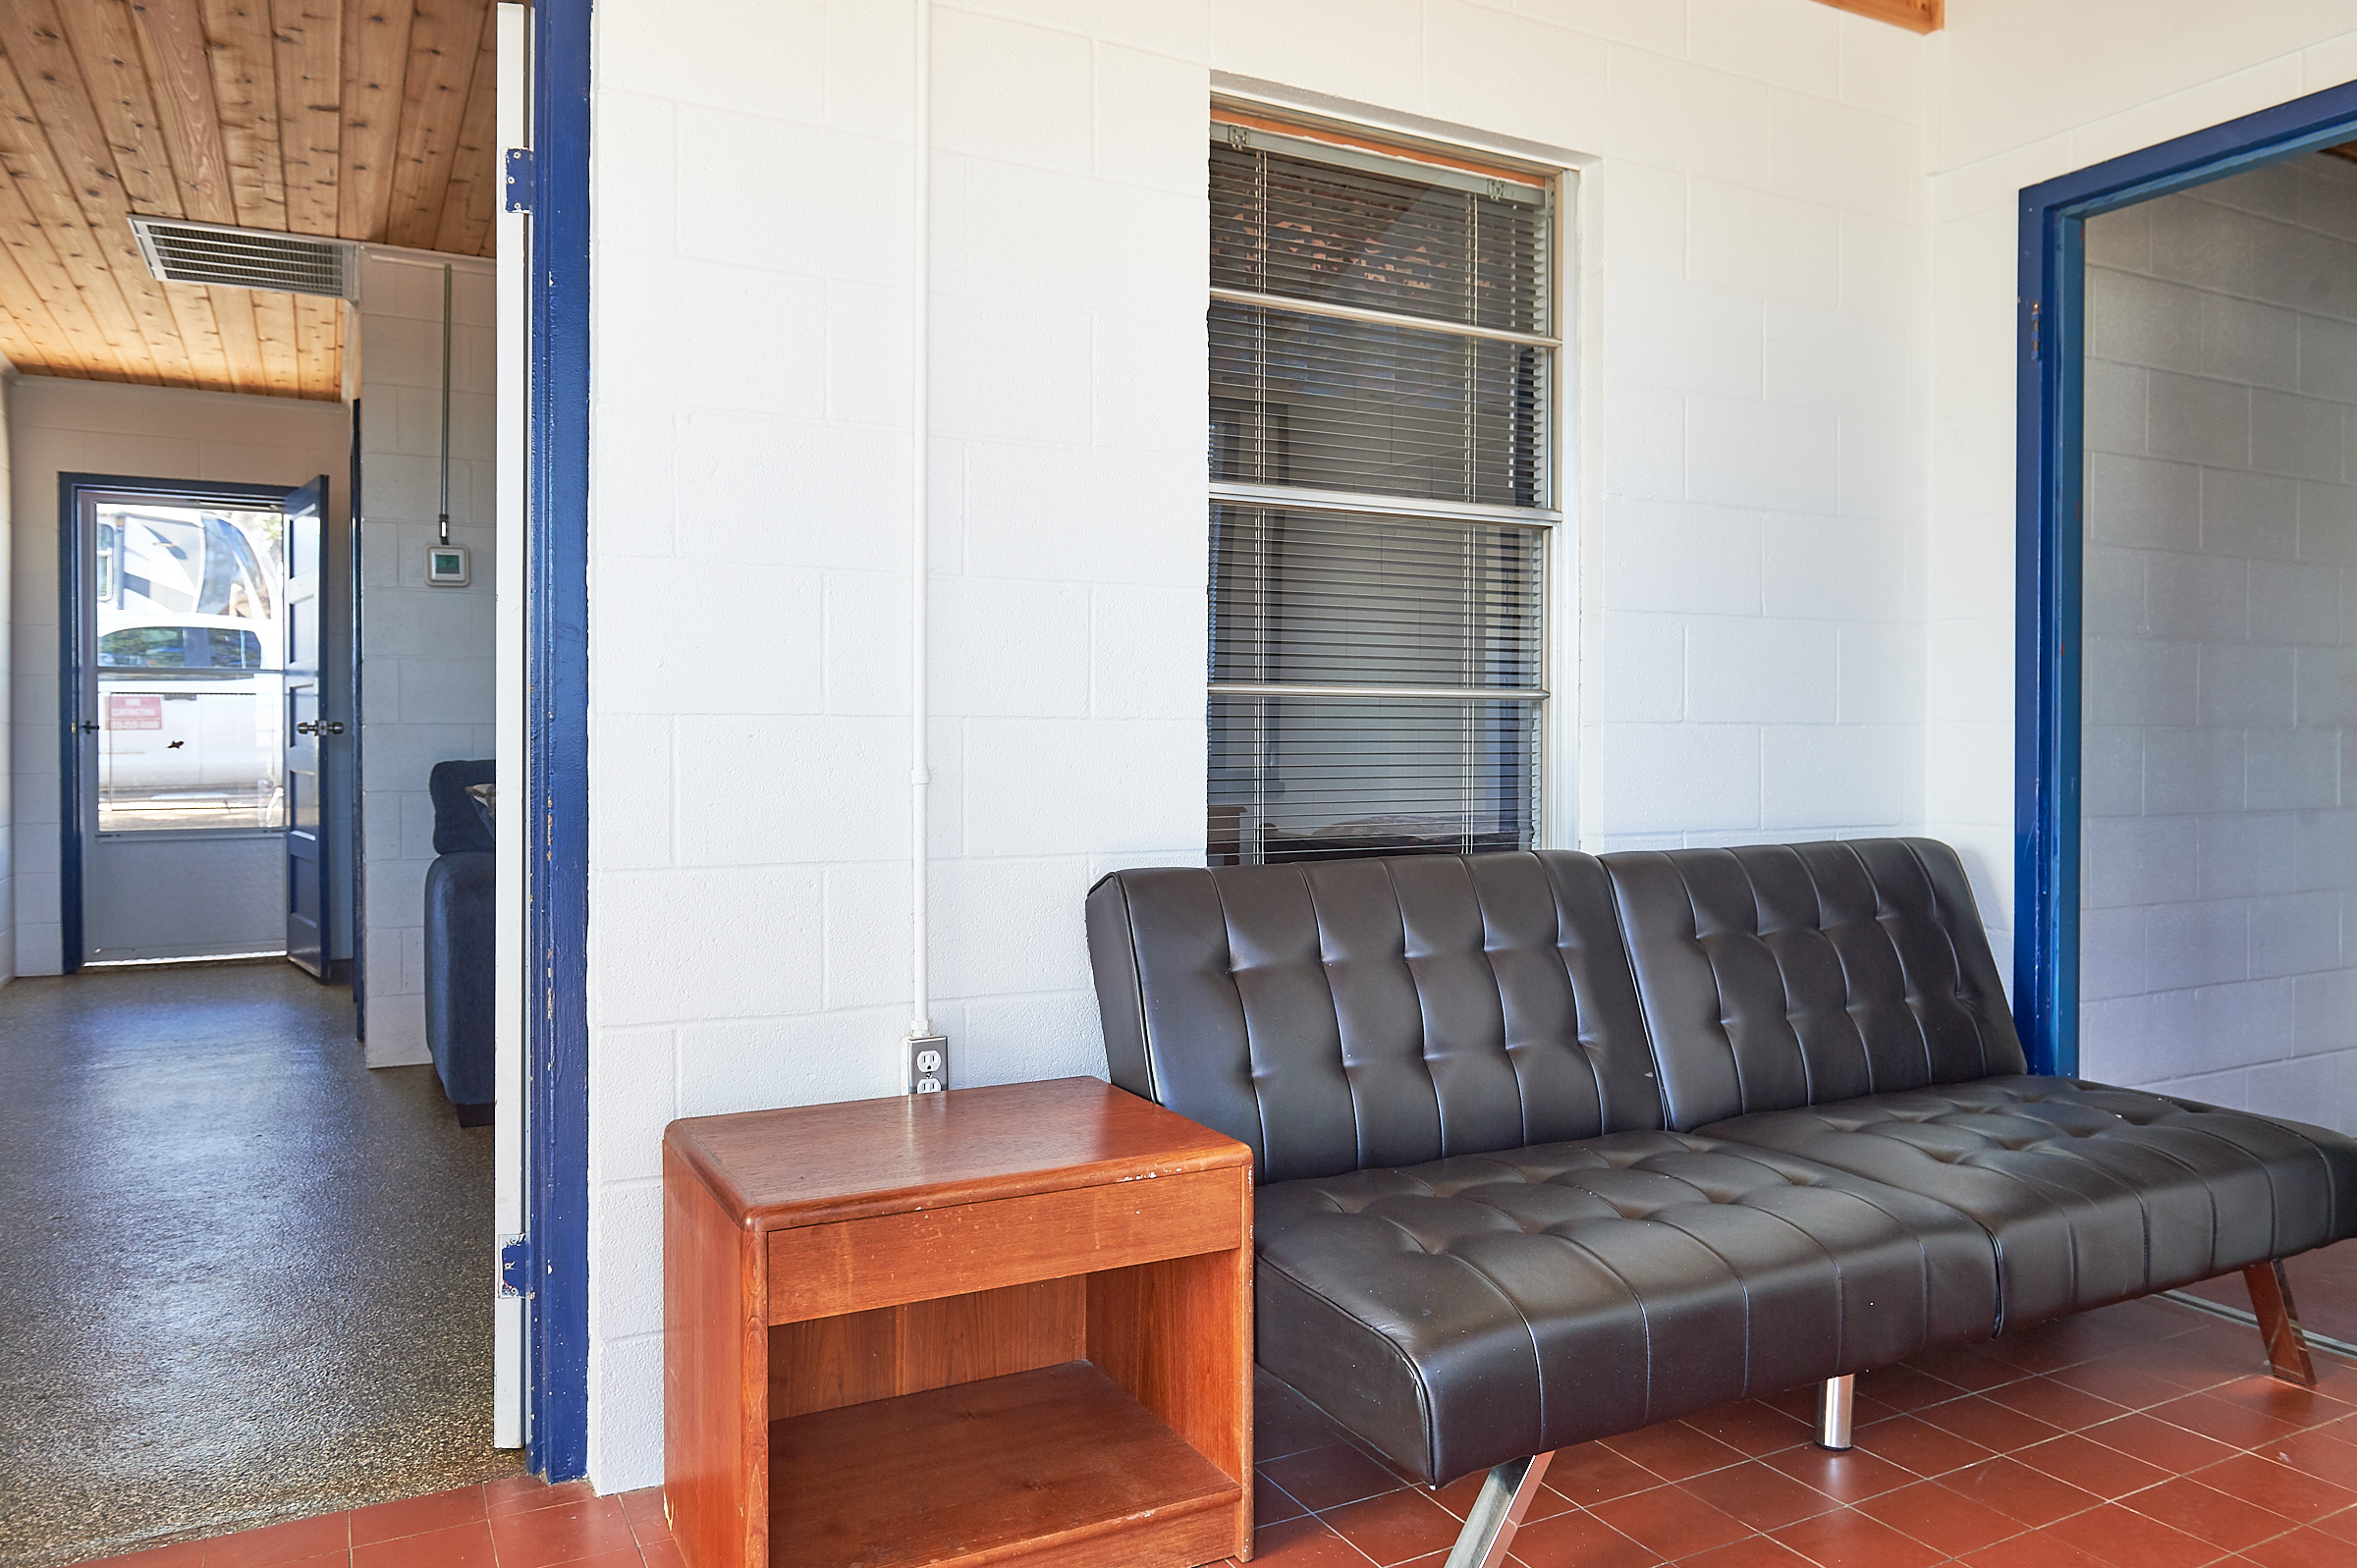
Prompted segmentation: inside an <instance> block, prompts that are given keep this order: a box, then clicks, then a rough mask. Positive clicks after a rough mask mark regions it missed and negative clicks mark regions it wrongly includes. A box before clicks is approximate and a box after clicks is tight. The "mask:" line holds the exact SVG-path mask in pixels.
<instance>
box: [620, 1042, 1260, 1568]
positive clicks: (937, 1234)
mask: <svg viewBox="0 0 2357 1568" xmlns="http://www.w3.org/2000/svg"><path fill="white" fill-rule="evenodd" d="M1250 1177H1251V1154H1250V1151H1249V1150H1247V1149H1246V1148H1245V1147H1244V1146H1243V1145H1241V1144H1238V1143H1235V1142H1233V1140H1231V1139H1228V1138H1224V1137H1222V1136H1220V1135H1219V1134H1217V1133H1214V1132H1211V1131H1209V1130H1207V1129H1205V1128H1203V1127H1200V1126H1197V1125H1196V1124H1195V1123H1193V1122H1190V1121H1187V1120H1185V1119H1184V1118H1182V1117H1179V1116H1176V1115H1173V1114H1171V1113H1170V1112H1168V1111H1165V1110H1163V1109H1161V1108H1157V1107H1155V1106H1152V1105H1149V1104H1147V1103H1146V1102H1144V1101H1142V1100H1139V1099H1136V1098H1135V1097H1133V1096H1130V1095H1127V1094H1124V1093H1123V1092H1122V1091H1120V1090H1117V1089H1113V1088H1110V1087H1108V1086H1107V1085H1105V1084H1103V1083H1100V1082H1098V1081H1097V1080H1095V1079H1093V1078H1075V1079H1062V1080H1057V1081H1055V1082H1051V1083H1035V1084H1013V1085H1007V1086H1004V1087H999V1088H990V1089H967V1090H954V1091H952V1092H950V1093H949V1094H945V1095H925V1096H917V1097H904V1098H895V1099H892V1100H875V1101H859V1102H854V1103H851V1104H848V1105H835V1106H813V1107H806V1108H797V1109H790V1110H776V1111H753V1112H747V1113H745V1114H742V1115H736V1116H709V1117H701V1118H696V1119H693V1120H687V1121H679V1122H674V1123H673V1124H672V1126H671V1128H670V1130H669V1131H668V1132H667V1133H666V1135H665V1138H664V1151H663V1182H664V1240H663V1250H664V1398H665V1417H664V1420H665V1471H666V1475H665V1503H666V1506H667V1508H668V1510H669V1511H670V1514H671V1518H672V1528H673V1532H674V1534H675V1537H676V1538H677V1540H678V1541H679V1542H680V1545H681V1549H682V1551H683V1552H684V1553H685V1556H686V1559H687V1561H688V1563H689V1564H690V1565H691V1568H769V1565H771V1564H776V1565H778V1568H881V1565H883V1564H891V1565H893V1568H918V1565H924V1564H943V1565H948V1564H980V1563H983V1562H989V1563H994V1564H995V1563H1006V1564H1023V1565H1026V1568H1067V1565H1069V1568H1082V1565H1094V1564H1103V1563H1110V1562H1116V1561H1118V1562H1121V1563H1124V1564H1137V1565H1140V1568H1191V1565H1194V1564H1199V1563H1204V1562H1210V1561H1216V1560H1217V1559H1219V1558H1221V1557H1225V1556H1228V1555H1231V1554H1233V1555H1236V1556H1238V1557H1242V1556H1247V1555H1249V1553H1250V1551H1251V1539H1252V1520H1251V1487H1250V1483H1249V1477H1250V1475H1251V1470H1252V1455H1251V1427H1252V1410H1251V1344H1252V1332H1251V1295H1250V1285H1251V1244H1250V1235H1251V1185H1250Z"/></svg>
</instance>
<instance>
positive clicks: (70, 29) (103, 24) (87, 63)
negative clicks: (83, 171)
mask: <svg viewBox="0 0 2357 1568" xmlns="http://www.w3.org/2000/svg"><path fill="white" fill-rule="evenodd" d="M56 15H57V19H58V21H60V22H61V23H63V24H64V26H65V32H66V43H67V46H68V48H70V49H71V50H72V51H73V58H74V60H75V62H76V63H77V64H78V65H79V66H80V68H81V71H82V83H83V85H84V87H85V88H86V89H87V90H88V92H89V98H90V104H91V106H92V107H93V108H94V109H96V111H97V114H98V131H99V135H101V137H103V139H104V142H105V145H106V149H107V152H108V155H109V156H110V157H111V158H112V159H113V162H114V171H115V177H116V179H117V180H118V181H119V182H120V185H121V189H122V192H123V199H124V200H125V201H126V202H127V203H129V205H130V210H131V211H133V212H141V213H152V214H154V215H155V216H157V217H163V218H177V217H179V216H180V215H181V203H180V191H179V189H178V188H177V186H176V185H175V183H174V181H173V178H172V155H171V153H170V152H169V151H168V150H166V148H165V146H164V135H163V129H162V127H161V126H160V125H159V124H158V123H157V119H156V112H155V97H154V94H153V93H152V92H150V91H149V90H148V86H147V69H146V67H145V66H144V65H142V64H141V63H140V60H139V35H138V27H137V23H136V22H134V20H133V18H132V13H131V6H130V4H129V0H71V3H70V4H67V5H63V6H59V7H57V8H56Z"/></svg>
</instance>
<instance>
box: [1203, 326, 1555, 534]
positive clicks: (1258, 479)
mask: <svg viewBox="0 0 2357 1568" xmlns="http://www.w3.org/2000/svg"><path fill="white" fill-rule="evenodd" d="M1210 333H1211V476H1212V478H1213V479H1214V480H1228V481H1231V482H1233V483H1236V484H1282V485H1303V486H1307V487H1309V488H1312V489H1318V490H1357V491H1365V492H1368V493H1371V494H1375V495H1386V496H1421V497H1429V498H1432V499H1435V500H1444V501H1474V502H1481V503H1485V504H1487V505H1491V506H1508V507H1535V506H1543V505H1545V504H1546V497H1545V494H1544V491H1543V489H1542V487H1541V484H1540V463H1541V460H1543V458H1544V456H1545V454H1544V452H1543V450H1542V449H1543V443H1544V437H1543V434H1542V432H1543V431H1544V430H1545V428H1546V412H1547V409H1546V404H1547V389H1546V382H1545V377H1544V374H1543V360H1542V355H1544V354H1545V353H1546V352H1547V351H1545V350H1542V349H1536V348H1532V347H1530V346H1529V345H1526V344H1515V343H1499V342H1493V341H1488V340H1484V339H1481V338H1468V337H1455V336H1450V335H1445V334H1442V333H1438V332H1422V331H1418V330H1416V329H1415V328H1413V327H1406V326H1396V325H1393V324H1391V323H1388V322H1369V321H1356V320H1345V319H1341V318H1338V317H1334V316H1310V315H1299V314H1296V313H1294V312H1292V311H1287V310H1271V309H1266V308H1263V307H1260V306H1255V305H1237V304H1231V303H1228V302H1226V301H1217V302H1215V303H1213V305H1212V306H1211V318H1210Z"/></svg>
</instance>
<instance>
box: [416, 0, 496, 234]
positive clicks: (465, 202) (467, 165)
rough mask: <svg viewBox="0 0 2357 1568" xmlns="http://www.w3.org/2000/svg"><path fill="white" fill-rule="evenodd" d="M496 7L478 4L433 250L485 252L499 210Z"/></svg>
mask: <svg viewBox="0 0 2357 1568" xmlns="http://www.w3.org/2000/svg"><path fill="white" fill-rule="evenodd" d="M498 139H499V7H498V6H497V5H495V4H494V5H486V6H484V7H483V36H482V43H481V46H480V48H479V49H478V50H477V52H476V54H475V57H474V78H473V80H472V81H470V82H469V83H468V84H467V87H466V115H465V116H464V117H463V118H462V119H461V120H460V122H459V145H458V155H457V157H456V158H454V159H453V160H452V163H451V168H450V179H449V181H448V183H447V184H445V185H444V187H443V190H442V200H441V211H442V218H441V222H440V223H439V224H437V225H436V226H435V229H434V238H433V240H432V241H431V242H430V243H431V244H432V245H433V247H434V248H435V249H436V250H447V251H450V252H452V253H454V254H457V255H462V256H487V255H489V254H490V253H491V248H492V238H491V237H492V232H493V223H494V220H495V219H496V218H497V217H498V215H499V197H500V174H501V172H500V167H499V149H498V148H497V147H496V146H495V145H494V143H495V142H496V141H497V140H498Z"/></svg>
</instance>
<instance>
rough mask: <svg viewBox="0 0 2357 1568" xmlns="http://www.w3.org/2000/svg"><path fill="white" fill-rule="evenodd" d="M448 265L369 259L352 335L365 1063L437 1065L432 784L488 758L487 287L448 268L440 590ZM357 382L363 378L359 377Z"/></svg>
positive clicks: (468, 271) (487, 280) (476, 275)
mask: <svg viewBox="0 0 2357 1568" xmlns="http://www.w3.org/2000/svg"><path fill="white" fill-rule="evenodd" d="M442 267H443V263H442V262H441V261H440V260H437V259H432V258H428V257H424V256H420V255H417V254H414V253H409V254H402V253H387V252H384V251H374V250H370V251H364V252H363V259H362V262H361V270H360V290H359V299H358V301H357V303H356V305H355V306H354V316H355V319H356V325H355V330H354V331H353V332H352V333H351V334H350V335H348V338H347V343H348V346H350V347H348V348H347V351H346V352H347V355H348V357H350V356H352V355H354V354H355V353H356V357H357V368H356V388H355V390H356V392H357V394H358V397H359V400H360V486H361V493H360V528H359V540H360V543H359V555H360V599H361V617H360V645H361V659H360V697H361V703H360V713H361V719H362V724H361V742H362V744H361V750H360V776H361V777H360V801H361V830H360V831H361V843H362V854H363V857H364V860H365V866H364V873H363V882H362V892H361V899H362V908H363V914H362V918H363V920H364V922H365V926H366V945H365V947H364V949H363V951H364V955H365V966H366V967H365V973H364V975H363V977H362V987H361V989H362V992H363V1000H362V1011H363V1023H364V1028H365V1038H366V1042H367V1046H366V1060H367V1063H368V1065H369V1066H371V1067H392V1066H401V1065H405V1064H409V1063H414V1062H423V1061H429V1060H431V1059H432V1055H431V1054H430V1053H429V1052H428V1051H427V1049H426V1043H425V872H426V868H427V867H428V866H430V865H432V864H433V860H434V841H433V840H434V808H433V800H432V797H431V796H430V795H429V794H428V793H427V792H426V782H427V779H428V776H429V775H430V774H431V773H432V771H433V765H434V764H435V763H437V762H442V761H447V760H452V759H462V758H473V757H489V756H491V755H492V752H493V726H492V703H493V697H494V693H495V691H496V686H495V684H494V678H495V672H494V668H493V664H494V660H493V647H492V606H493V597H492V591H493V583H492V577H493V572H492V569H491V568H492V541H493V527H492V524H493V519H494V518H495V517H496V515H497V501H496V496H495V495H494V492H493V480H494V465H493V452H492V441H493V433H494V432H493V417H492V415H493V388H494V385H495V365H494V354H495V347H494V344H493V340H492V325H491V324H492V307H493V299H492V278H491V265H490V263H489V262H478V261H459V262H456V263H454V264H453V265H452V280H451V282H452V312H451V316H452V327H451V387H452V392H451V425H450V442H451V464H450V470H451V478H450V517H451V530H450V537H451V541H452V542H453V543H455V544H463V545H466V547H467V548H468V550H469V551H470V552H471V553H472V554H471V566H472V573H471V574H472V582H471V584H470V585H469V586H467V587H465V588H429V587H427V586H426V583H425V551H426V547H427V546H428V545H430V544H432V543H433V542H434V541H435V539H436V537H437V523H436V518H437V516H438V514H439V511H440V494H441V451H442ZM346 375H347V379H348V380H352V379H354V376H355V373H354V370H353V369H352V368H351V367H349V366H348V368H347V372H346Z"/></svg>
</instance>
